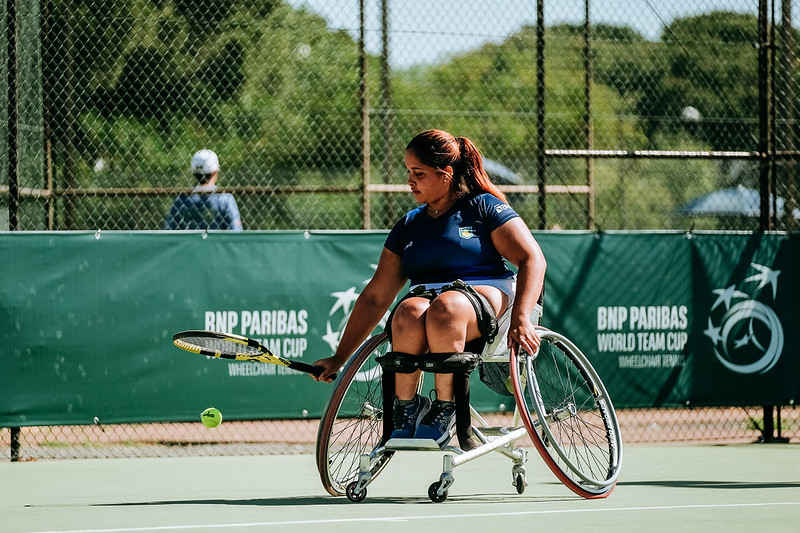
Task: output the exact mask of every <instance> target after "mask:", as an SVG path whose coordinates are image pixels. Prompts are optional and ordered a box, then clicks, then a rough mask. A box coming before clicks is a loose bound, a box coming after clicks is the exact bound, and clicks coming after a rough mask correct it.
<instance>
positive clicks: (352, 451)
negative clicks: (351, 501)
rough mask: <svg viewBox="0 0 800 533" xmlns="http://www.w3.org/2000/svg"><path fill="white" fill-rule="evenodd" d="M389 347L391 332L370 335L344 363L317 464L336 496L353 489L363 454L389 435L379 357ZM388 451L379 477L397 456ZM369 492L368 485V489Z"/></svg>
mask: <svg viewBox="0 0 800 533" xmlns="http://www.w3.org/2000/svg"><path fill="white" fill-rule="evenodd" d="M388 349H389V338H388V336H387V335H386V334H385V333H381V334H378V335H375V336H374V337H372V338H370V339H368V340H367V341H366V342H364V344H362V345H361V347H360V348H359V349H358V350H357V351H356V353H355V354H353V356H352V357H351V358H350V360H349V361H348V362H347V364H346V365H345V366H344V368H343V369H342V371H341V372H339V376H338V378H337V379H336V381H335V382H334V384H333V386H334V390H333V393H332V394H331V398H330V400H329V401H328V405H327V407H326V408H325V411H324V412H323V413H322V418H321V419H320V424H319V431H318V433H317V446H316V459H317V470H318V471H319V475H320V479H321V480H322V485H323V486H324V487H325V490H326V491H328V493H329V494H331V495H332V496H342V495H346V494H347V490H348V489H347V487H348V485H350V484H351V483H352V482H354V481H356V480H357V479H358V473H359V459H360V457H361V456H362V455H364V454H369V453H370V452H372V451H373V450H374V449H375V448H377V447H378V446H379V445H380V444H381V438H382V435H383V385H382V382H381V368H380V365H379V364H378V363H376V362H375V357H376V356H378V355H383V354H384V353H386V351H387V350H388ZM392 453H393V452H386V453H384V454H383V455H382V456H381V457H379V458H378V460H377V462H376V463H375V464H374V466H373V467H372V471H371V474H372V476H373V478H374V477H375V476H377V475H378V474H379V473H380V471H381V470H383V467H385V466H386V464H387V463H388V462H389V459H391V457H392ZM365 493H366V491H365Z"/></svg>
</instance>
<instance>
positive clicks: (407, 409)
mask: <svg viewBox="0 0 800 533" xmlns="http://www.w3.org/2000/svg"><path fill="white" fill-rule="evenodd" d="M415 409H416V410H418V409H419V400H418V399H417V398H414V401H413V402H412V403H409V404H407V405H405V406H400V405H399V404H395V410H394V427H395V428H404V427H406V426H408V425H409V424H411V423H412V422H413V421H412V420H411V414H412V413H413V412H414V410H415Z"/></svg>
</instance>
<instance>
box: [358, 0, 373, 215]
mask: <svg viewBox="0 0 800 533" xmlns="http://www.w3.org/2000/svg"><path fill="white" fill-rule="evenodd" d="M358 9H359V35H358V55H359V86H358V93H359V100H360V106H361V225H362V228H363V229H370V226H371V222H370V197H369V195H370V192H369V170H370V163H369V159H370V139H369V94H368V92H367V51H366V23H365V13H364V0H359V3H358Z"/></svg>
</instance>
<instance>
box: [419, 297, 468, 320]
mask: <svg viewBox="0 0 800 533" xmlns="http://www.w3.org/2000/svg"><path fill="white" fill-rule="evenodd" d="M474 319H475V310H474V309H473V308H472V304H471V303H470V302H469V300H467V298H466V296H464V295H463V294H460V293H458V292H456V291H448V292H445V293H442V294H440V295H439V296H438V297H437V298H436V299H435V300H433V302H431V306H430V308H429V309H428V312H427V316H426V323H427V324H428V325H429V326H436V325H437V324H452V323H453V321H456V322H469V321H471V320H474Z"/></svg>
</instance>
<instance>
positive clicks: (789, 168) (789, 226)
mask: <svg viewBox="0 0 800 533" xmlns="http://www.w3.org/2000/svg"><path fill="white" fill-rule="evenodd" d="M781 44H782V46H781V59H782V61H781V72H782V74H783V76H782V78H781V79H782V82H783V83H782V87H783V98H781V102H782V106H783V107H782V109H783V118H784V120H783V128H782V132H781V136H780V137H781V139H782V140H783V147H782V149H783V150H795V149H796V148H797V147H796V146H795V144H796V140H797V134H796V132H795V126H794V125H793V124H792V121H793V120H794V119H795V116H794V115H795V104H794V99H795V90H794V84H795V71H796V68H795V61H796V56H795V48H794V47H795V39H794V28H793V27H792V0H783V1H782V2H781ZM783 168H784V172H783V175H784V177H785V178H784V179H785V186H786V203H785V204H784V217H783V218H784V220H785V221H786V222H785V227H784V229H785V230H787V231H796V230H797V219H795V218H794V210H795V209H797V181H796V180H797V178H796V176H795V169H796V168H797V161H796V160H795V159H792V158H790V159H787V160H786V161H785V162H784V167H783Z"/></svg>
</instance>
